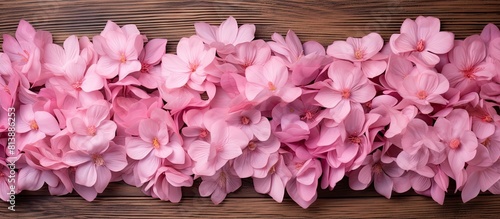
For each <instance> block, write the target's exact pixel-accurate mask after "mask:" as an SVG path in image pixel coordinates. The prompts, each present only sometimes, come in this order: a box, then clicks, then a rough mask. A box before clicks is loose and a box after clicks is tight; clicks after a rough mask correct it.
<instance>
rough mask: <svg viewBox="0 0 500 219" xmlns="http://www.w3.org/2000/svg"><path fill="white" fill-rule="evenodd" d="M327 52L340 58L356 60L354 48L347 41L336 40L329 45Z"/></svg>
mask: <svg viewBox="0 0 500 219" xmlns="http://www.w3.org/2000/svg"><path fill="white" fill-rule="evenodd" d="M326 53H327V54H328V55H330V56H333V57H335V58H338V59H345V60H351V61H354V60H356V58H355V57H354V48H353V47H352V45H351V44H349V43H347V42H345V41H334V42H333V43H332V45H330V46H328V48H327V50H326Z"/></svg>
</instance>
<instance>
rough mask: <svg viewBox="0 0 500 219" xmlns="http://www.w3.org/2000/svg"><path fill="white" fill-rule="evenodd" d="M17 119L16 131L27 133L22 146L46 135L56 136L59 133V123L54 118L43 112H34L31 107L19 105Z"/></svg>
mask: <svg viewBox="0 0 500 219" xmlns="http://www.w3.org/2000/svg"><path fill="white" fill-rule="evenodd" d="M19 117H20V119H19V121H18V122H16V131H17V132H18V133H27V135H26V136H25V141H24V144H28V143H34V142H36V141H38V140H41V139H43V138H45V136H47V135H49V136H53V135H56V134H57V133H58V132H59V131H60V128H59V123H58V122H57V120H56V119H55V118H54V116H52V115H51V114H50V113H48V112H45V111H34V110H33V106H32V105H21V107H20V109H19Z"/></svg>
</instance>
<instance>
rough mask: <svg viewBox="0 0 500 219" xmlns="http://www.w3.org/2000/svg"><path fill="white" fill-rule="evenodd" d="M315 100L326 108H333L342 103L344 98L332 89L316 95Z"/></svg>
mask: <svg viewBox="0 0 500 219" xmlns="http://www.w3.org/2000/svg"><path fill="white" fill-rule="evenodd" d="M314 100H316V101H318V103H320V104H321V105H322V106H324V107H327V108H333V107H335V106H337V105H338V104H339V102H341V100H342V96H341V95H340V94H339V93H338V92H336V91H334V90H332V89H330V88H322V89H321V90H319V92H318V94H316V96H315V97H314Z"/></svg>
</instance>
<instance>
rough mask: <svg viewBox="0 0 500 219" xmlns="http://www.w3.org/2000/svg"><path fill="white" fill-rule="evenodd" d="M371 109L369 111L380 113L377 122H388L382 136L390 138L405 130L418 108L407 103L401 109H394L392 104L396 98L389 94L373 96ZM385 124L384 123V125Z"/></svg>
mask: <svg viewBox="0 0 500 219" xmlns="http://www.w3.org/2000/svg"><path fill="white" fill-rule="evenodd" d="M371 104H372V110H371V111H370V113H376V114H379V115H381V117H382V118H381V119H380V120H379V122H385V123H384V124H389V128H388V129H387V130H386V131H385V133H384V136H385V137H387V138H392V137H394V136H396V135H398V134H400V133H402V132H404V131H405V130H406V126H407V125H408V123H409V122H410V121H411V120H412V119H413V118H415V116H416V115H417V113H418V110H417V108H416V107H415V106H412V105H409V106H407V107H405V108H404V109H402V110H401V111H399V110H396V109H395V108H394V106H395V105H396V104H397V99H396V98H394V97H392V96H389V95H380V96H377V97H375V98H373V101H372V103H371ZM384 126H385V125H384Z"/></svg>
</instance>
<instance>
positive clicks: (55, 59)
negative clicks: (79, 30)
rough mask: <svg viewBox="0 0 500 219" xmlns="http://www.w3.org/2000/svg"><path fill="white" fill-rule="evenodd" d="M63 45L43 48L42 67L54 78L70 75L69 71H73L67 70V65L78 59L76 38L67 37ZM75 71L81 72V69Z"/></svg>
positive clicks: (78, 46) (78, 50)
mask: <svg viewBox="0 0 500 219" xmlns="http://www.w3.org/2000/svg"><path fill="white" fill-rule="evenodd" d="M63 45H64V47H61V46H59V45H57V44H49V45H47V46H46V47H45V50H44V54H43V57H44V59H43V60H44V63H43V66H44V67H45V68H46V69H47V70H48V71H50V72H52V74H54V75H56V76H63V75H65V74H67V73H69V74H72V72H71V70H74V69H69V68H68V65H70V64H73V63H74V62H77V61H78V59H79V57H80V44H79V42H78V37H76V36H75V35H72V36H69V37H68V38H67V39H66V40H64V44H63ZM85 64H86V63H85ZM83 69H85V68H83ZM77 70H79V71H81V70H82V68H79V69H77Z"/></svg>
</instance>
